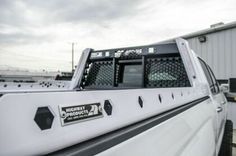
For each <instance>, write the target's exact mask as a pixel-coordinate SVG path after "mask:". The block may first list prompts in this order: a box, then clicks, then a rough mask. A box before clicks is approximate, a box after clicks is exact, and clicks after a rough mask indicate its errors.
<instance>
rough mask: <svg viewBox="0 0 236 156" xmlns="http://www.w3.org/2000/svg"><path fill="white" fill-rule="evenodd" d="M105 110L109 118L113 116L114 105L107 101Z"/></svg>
mask: <svg viewBox="0 0 236 156" xmlns="http://www.w3.org/2000/svg"><path fill="white" fill-rule="evenodd" d="M104 110H105V112H106V113H107V115H108V116H110V115H111V114H112V105H111V103H110V101H109V100H105V102H104Z"/></svg>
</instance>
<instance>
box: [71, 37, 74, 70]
mask: <svg viewBox="0 0 236 156" xmlns="http://www.w3.org/2000/svg"><path fill="white" fill-rule="evenodd" d="M74 45H75V43H74V42H72V70H71V71H72V73H73V71H74Z"/></svg>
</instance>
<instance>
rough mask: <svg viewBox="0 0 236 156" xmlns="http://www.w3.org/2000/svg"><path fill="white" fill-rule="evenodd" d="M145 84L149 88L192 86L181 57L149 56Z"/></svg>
mask: <svg viewBox="0 0 236 156" xmlns="http://www.w3.org/2000/svg"><path fill="white" fill-rule="evenodd" d="M145 86H146V87H147V88H149V87H150V88H152V87H155V88H167V87H190V82H189V80H188V76H187V73H186V71H185V68H184V64H183V62H182V60H181V58H180V57H160V58H148V59H147V61H146V71H145Z"/></svg>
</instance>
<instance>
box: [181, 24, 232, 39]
mask: <svg viewBox="0 0 236 156" xmlns="http://www.w3.org/2000/svg"><path fill="white" fill-rule="evenodd" d="M232 28H236V21H234V22H231V23H227V24H222V25H218V26H216V27H211V28H207V29H204V30H200V31H197V32H193V33H190V34H186V35H183V36H181V37H182V38H185V39H189V38H193V37H196V36H201V35H206V34H211V33H215V32H218V31H223V30H228V29H232Z"/></svg>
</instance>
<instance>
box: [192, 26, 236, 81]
mask: <svg viewBox="0 0 236 156" xmlns="http://www.w3.org/2000/svg"><path fill="white" fill-rule="evenodd" d="M205 36H207V41H206V42H204V43H200V42H199V40H198V37H194V38H189V39H187V40H188V41H189V44H190V46H191V48H192V49H193V50H194V51H195V53H197V54H198V55H199V56H200V57H202V58H203V59H204V60H205V61H206V62H207V63H208V64H209V65H210V67H211V68H212V70H213V72H214V73H215V75H216V78H217V79H228V78H230V77H235V78H236V28H233V29H228V30H223V31H219V32H215V33H211V34H207V35H205Z"/></svg>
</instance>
